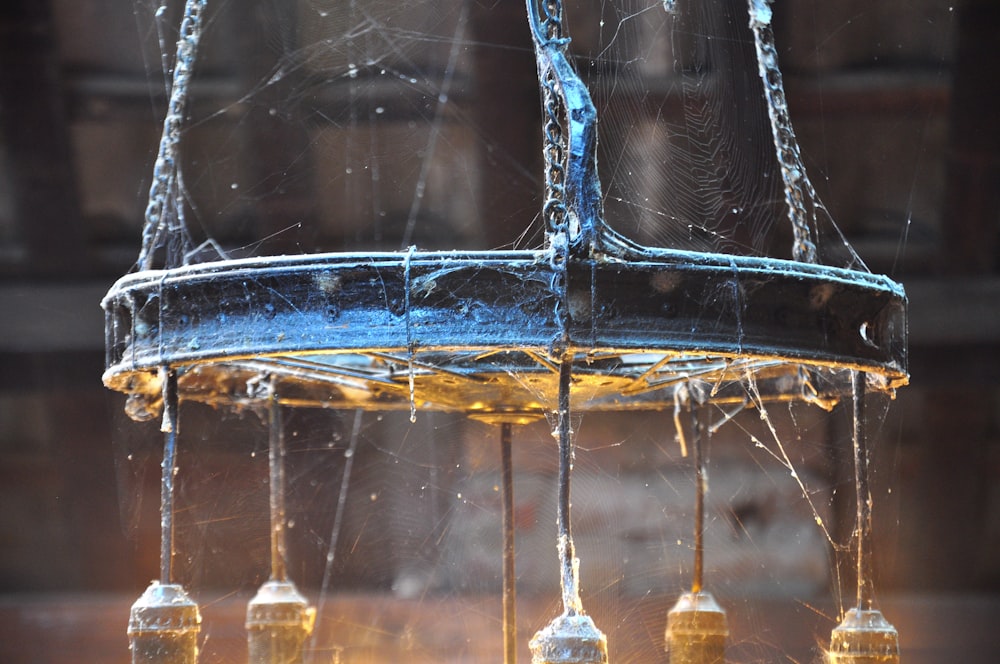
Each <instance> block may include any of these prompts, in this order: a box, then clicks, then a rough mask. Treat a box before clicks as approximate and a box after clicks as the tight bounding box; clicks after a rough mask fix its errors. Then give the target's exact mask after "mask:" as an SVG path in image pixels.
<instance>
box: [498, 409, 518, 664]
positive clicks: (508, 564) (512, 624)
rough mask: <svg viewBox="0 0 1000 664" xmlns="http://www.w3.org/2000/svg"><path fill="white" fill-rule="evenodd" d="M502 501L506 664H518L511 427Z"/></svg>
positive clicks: (505, 427) (503, 441) (505, 441)
mask: <svg viewBox="0 0 1000 664" xmlns="http://www.w3.org/2000/svg"><path fill="white" fill-rule="evenodd" d="M500 468H501V492H502V493H501V500H503V661H504V664H517V617H516V612H515V611H516V610H515V606H516V602H515V584H516V581H517V576H516V574H515V570H514V466H513V460H512V456H511V424H510V422H503V423H502V424H501V425H500Z"/></svg>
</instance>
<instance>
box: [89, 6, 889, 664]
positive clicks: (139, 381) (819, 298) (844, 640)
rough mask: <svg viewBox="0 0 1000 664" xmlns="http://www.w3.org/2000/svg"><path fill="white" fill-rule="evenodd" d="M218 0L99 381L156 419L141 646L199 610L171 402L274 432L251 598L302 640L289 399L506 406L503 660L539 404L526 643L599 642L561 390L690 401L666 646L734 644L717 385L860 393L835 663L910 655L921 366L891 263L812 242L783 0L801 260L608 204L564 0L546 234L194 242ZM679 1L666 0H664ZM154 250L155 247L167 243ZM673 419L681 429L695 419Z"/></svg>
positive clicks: (679, 658) (538, 24)
mask: <svg viewBox="0 0 1000 664" xmlns="http://www.w3.org/2000/svg"><path fill="white" fill-rule="evenodd" d="M206 3H207V0H188V1H187V3H186V7H185V12H184V16H183V23H182V25H181V29H180V39H179V41H178V45H177V55H176V60H175V65H174V68H173V82H172V85H171V94H170V98H169V107H168V110H167V115H166V118H165V120H164V124H163V133H162V138H161V142H160V148H159V154H158V157H157V160H156V166H155V171H154V179H153V184H152V189H151V191H150V198H149V205H148V208H147V210H146V219H145V225H144V228H143V236H142V247H141V251H140V254H139V260H138V269H137V270H136V271H134V272H132V273H130V274H127V275H125V276H124V277H122V278H121V279H120V280H119V281H118V282H117V283H116V284H115V285H114V286H113V287H112V288H111V290H110V291H109V292H108V294H107V296H106V297H105V299H104V301H103V303H102V304H103V307H104V309H105V312H106V323H107V326H106V348H107V360H106V371H105V374H104V377H103V379H104V383H105V385H107V386H108V387H109V388H111V389H113V390H116V391H119V392H122V393H124V394H125V395H127V404H126V410H127V412H128V414H129V415H130V416H131V417H133V418H134V419H137V420H150V419H154V418H162V431H163V432H164V434H165V442H164V457H163V463H162V494H161V500H162V504H161V517H162V518H161V537H162V540H161V553H160V558H161V563H160V575H159V578H158V579H157V580H155V581H154V582H153V583H152V584H151V585H150V586H149V588H148V589H147V591H146V592H145V593H144V594H143V595H142V596H141V597H140V598H139V599H138V600H137V601H136V603H135V605H134V606H133V608H132V613H131V618H130V620H129V624H128V634H129V637H130V641H131V649H132V661H133V662H135V663H136V664H138V663H146V662H148V663H153V662H156V663H162V664H166V663H182V662H183V663H189V662H190V663H193V662H195V661H196V660H197V656H198V655H197V653H198V634H199V629H200V621H201V618H200V613H199V609H198V606H197V605H196V604H195V603H194V601H193V600H192V599H191V598H190V596H189V595H188V593H187V592H186V591H185V589H184V588H183V587H182V585H181V584H180V583H178V582H177V580H176V578H175V574H174V570H173V559H174V556H175V548H174V544H173V531H174V526H173V519H174V512H175V509H174V503H175V489H174V480H175V475H176V473H177V472H178V466H177V456H176V455H177V432H178V410H179V404H180V403H181V402H200V403H203V404H208V405H210V406H212V407H216V408H220V409H232V408H235V409H244V410H251V411H255V412H258V413H259V414H260V415H261V416H262V418H263V419H264V420H266V422H267V423H268V426H269V432H270V434H269V435H270V445H269V455H270V456H269V459H270V468H271V471H270V519H271V533H270V538H271V548H270V559H271V571H270V578H269V580H268V581H267V582H266V583H265V584H264V585H263V586H262V587H261V588H260V590H259V592H258V594H257V595H256V597H255V598H254V599H253V600H252V601H251V602H250V604H249V606H248V608H247V618H246V628H247V632H248V648H249V653H250V661H251V662H261V663H263V662H268V663H277V662H301V661H303V657H304V651H305V649H306V645H305V644H306V640H307V637H308V636H309V634H310V632H311V631H312V629H313V624H314V620H315V618H316V610H315V608H314V607H311V606H310V605H309V602H308V600H307V599H306V598H305V596H304V595H303V594H302V593H300V592H299V590H298V589H297V587H296V586H295V584H294V583H293V581H292V579H291V578H290V575H289V572H288V569H287V564H286V558H287V551H286V547H285V536H286V532H285V531H286V525H287V524H286V515H285V506H284V495H285V493H286V479H285V473H284V456H285V451H284V445H285V441H284V433H283V425H282V418H283V413H284V412H286V411H287V410H288V409H305V408H313V409H316V408H320V409H356V410H361V411H389V410H399V411H404V412H406V411H409V413H410V417H411V419H413V418H416V417H417V416H418V415H419V414H421V413H425V412H434V411H437V412H447V413H456V414H461V415H464V416H466V417H469V418H472V419H475V420H478V421H481V422H486V423H489V424H492V425H496V426H497V427H498V429H499V438H500V444H501V457H502V466H503V473H502V478H503V479H502V487H501V488H502V505H503V523H502V531H503V547H502V551H501V552H499V555H501V556H502V559H503V593H502V600H501V602H502V613H503V633H504V637H503V638H504V653H505V654H504V661H505V662H507V663H508V664H512V663H513V662H514V661H515V657H516V655H515V652H516V648H517V643H518V636H517V633H516V629H515V611H516V605H517V604H516V597H515V593H514V580H515V578H516V569H515V565H514V554H515V550H516V543H515V541H514V525H513V518H514V515H513V512H514V508H513V497H512V490H513V479H512V474H513V470H512V465H511V445H512V437H513V434H514V431H516V428H517V427H519V426H522V425H525V424H528V423H531V422H534V421H536V420H539V419H542V418H546V417H549V418H551V422H552V423H553V436H554V437H555V438H556V440H557V442H558V450H559V456H558V458H559V468H558V491H557V496H558V498H557V500H558V504H557V523H556V530H555V532H554V533H553V536H554V537H553V539H554V540H555V542H556V554H557V557H558V564H559V576H560V588H561V600H562V612H561V613H560V614H559V615H557V616H556V617H555V618H554V619H553V620H552V621H551V622H550V623H549V624H548V625H547V626H545V627H542V628H541V629H539V631H538V632H537V633H536V634H535V635H534V637H533V638H532V639H531V641H530V649H531V652H532V661H533V662H536V663H537V664H557V663H570V662H573V663H580V664H583V663H588V664H590V663H593V664H598V663H602V662H607V661H608V654H607V639H606V638H605V636H604V634H603V633H602V632H601V630H600V629H599V628H598V626H597V625H596V624H595V622H594V621H593V620H592V619H591V618H590V616H588V614H587V612H586V611H585V610H584V607H583V603H582V601H581V596H580V590H579V584H580V580H579V560H578V558H577V553H576V549H575V546H574V540H573V531H572V528H571V511H572V510H571V499H570V495H571V494H570V484H571V477H572V474H573V460H574V432H573V430H572V417H571V415H572V414H573V413H587V412H596V413H600V412H618V411H654V412H655V411H662V412H664V413H673V417H674V421H675V422H677V423H679V420H680V414H682V413H685V412H687V413H690V425H689V426H688V425H680V424H678V428H677V430H678V435H679V436H680V442H681V444H682V446H683V447H684V449H685V454H686V453H687V452H688V451H690V453H691V456H692V461H693V465H694V468H695V471H696V474H697V481H696V502H695V507H696V511H695V523H694V524H693V530H694V533H695V547H694V568H693V569H694V573H693V578H692V580H691V590H690V592H688V593H684V594H683V595H682V596H681V597H680V598H679V599H678V601H677V604H676V605H675V606H674V608H673V609H672V610H671V611H670V612H669V614H668V615H667V616H666V617H665V641H666V644H667V649H668V656H669V661H671V662H673V663H674V664H681V663H692V664H693V663H701V662H705V663H707V662H722V661H723V660H724V656H725V655H724V651H725V647H726V638H727V635H728V628H727V619H726V613H725V611H724V610H723V609H722V608H721V606H720V604H719V603H718V602H717V601H716V599H715V598H714V597H713V595H712V594H711V593H710V592H709V591H708V590H707V585H706V581H705V578H704V563H703V560H704V542H703V538H702V536H701V534H702V533H703V530H704V527H703V521H704V518H705V516H704V511H705V508H704V497H705V492H706V490H707V474H706V460H705V456H704V453H703V445H704V442H705V440H706V438H707V436H708V435H709V434H708V428H709V427H708V419H707V417H706V415H705V410H706V408H707V407H708V406H713V407H721V406H726V405H730V406H734V407H735V406H747V405H748V404H749V406H750V407H754V406H756V407H762V406H763V405H764V404H767V403H774V402H795V401H804V402H809V403H815V404H818V405H820V406H822V407H825V408H829V407H832V405H833V404H837V403H840V402H846V403H852V404H853V411H852V419H853V422H854V425H853V426H854V430H853V445H854V463H855V473H856V484H857V488H858V498H857V512H858V513H857V523H858V524H859V528H860V532H859V533H858V536H857V550H856V564H857V576H858V588H857V602H856V604H855V606H854V608H852V609H850V610H849V611H847V613H846V615H845V616H844V617H843V621H842V623H841V624H840V626H838V627H837V628H836V629H835V630H834V632H833V635H832V641H831V646H830V649H829V655H828V656H829V659H830V661H831V662H843V663H849V662H855V663H860V662H875V661H878V662H892V661H898V641H897V637H896V631H895V629H894V628H893V627H892V626H891V625H890V624H889V623H888V622H887V621H886V620H885V619H884V618H883V617H882V615H881V613H880V612H879V611H878V610H877V608H876V607H875V606H874V602H873V596H872V588H871V581H870V573H869V564H870V563H869V561H870V557H871V552H870V543H871V532H870V527H871V526H870V524H871V516H870V511H871V497H870V491H869V489H868V479H867V478H868V469H867V464H868V451H867V436H866V430H865V429H866V427H865V423H866V410H865V404H866V394H868V393H870V392H883V393H888V394H891V392H892V391H893V390H895V389H896V388H897V387H899V386H902V385H905V384H906V382H907V379H908V376H907V367H906V299H905V295H904V293H903V290H902V288H901V286H899V285H898V284H896V283H894V282H893V281H892V280H890V279H888V278H886V277H883V276H880V275H876V274H872V273H870V272H868V271H866V270H864V269H850V268H842V267H833V266H829V265H824V264H821V263H820V262H819V259H818V257H817V243H818V241H819V240H818V233H817V230H816V227H815V215H816V207H815V206H816V200H817V198H816V194H815V192H814V191H813V189H812V185H811V184H810V182H809V179H808V177H807V176H806V173H805V168H804V166H803V165H802V162H801V158H800V156H799V153H798V148H797V145H796V142H795V136H794V133H793V131H792V126H791V122H790V120H789V117H788V109H787V105H786V103H785V99H784V88H783V83H782V78H781V74H780V71H779V70H778V67H777V56H776V52H775V47H774V37H773V33H772V31H771V15H770V7H769V0H749V1H748V17H749V22H750V26H751V28H752V31H753V34H754V38H755V49H756V56H757V62H758V66H759V71H758V74H759V76H760V79H761V81H762V82H763V87H764V91H765V101H766V104H767V108H768V112H769V119H770V125H771V130H772V139H773V147H774V151H775V155H776V158H777V162H778V164H779V166H780V171H781V175H782V182H783V191H784V195H785V199H784V203H785V207H786V208H787V216H788V223H789V224H790V227H791V234H792V238H793V242H792V247H791V255H790V258H787V259H785V258H774V257H767V258H762V257H756V256H741V255H736V254H730V253H713V252H697V251H691V250H685V249H672V248H662V247H650V246H644V245H642V244H640V243H638V242H636V241H633V240H631V239H630V238H628V237H626V236H624V235H623V234H621V233H619V232H617V231H615V230H614V229H613V228H612V227H611V225H609V223H608V222H607V220H606V219H605V214H604V209H603V201H604V197H603V194H602V187H601V180H600V177H599V171H598V164H597V140H598V135H597V111H596V109H595V106H594V103H593V102H592V100H591V96H590V91H589V90H588V87H587V85H586V84H585V83H584V81H583V80H582V79H581V77H580V76H579V75H578V73H577V71H576V69H575V68H574V65H573V64H572V63H571V61H570V58H569V56H568V44H569V36H568V34H567V31H566V29H565V23H564V9H563V7H562V2H561V1H560V0H527V2H526V5H527V19H528V21H527V26H528V29H529V30H530V34H531V38H532V41H533V44H534V52H535V59H536V62H537V73H538V81H539V85H540V92H541V99H542V116H543V128H542V129H543V131H542V134H543V146H542V150H543V155H544V206H543V208H542V212H541V218H542V221H543V223H544V238H545V240H544V246H543V247H541V248H538V249H532V250H495V251H421V250H418V249H417V248H415V247H409V248H408V249H405V250H402V251H396V252H363V253H360V252H359V253H321V254H305V255H295V256H272V257H266V258H245V259H231V260H217V261H209V262H197V263H194V262H188V259H187V256H188V255H189V254H188V250H189V246H188V239H187V235H186V227H185V223H184V214H183V204H178V203H177V201H178V200H179V199H180V198H181V197H180V196H179V194H178V192H179V189H180V186H181V185H180V183H179V176H178V168H177V163H176V162H177V158H178V157H177V154H178V153H177V146H178V143H179V141H180V137H181V134H182V131H181V129H182V125H183V122H184V117H185V112H186V111H185V109H186V103H187V98H188V90H189V82H190V78H191V74H192V69H193V67H194V63H195V61H196V54H197V49H198V43H199V39H200V37H201V33H202V29H203V21H204V18H203V17H204V12H205V6H206ZM665 4H669V3H665ZM158 263H159V264H158ZM685 432H687V433H686V434H685Z"/></svg>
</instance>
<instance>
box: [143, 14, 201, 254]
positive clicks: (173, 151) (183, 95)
mask: <svg viewBox="0 0 1000 664" xmlns="http://www.w3.org/2000/svg"><path fill="white" fill-rule="evenodd" d="M206 4H207V0H187V2H186V3H185V5H184V18H183V20H182V21H181V28H180V35H179V37H178V40H177V56H176V58H175V59H174V73H173V82H172V84H171V86H170V99H169V101H168V102H167V114H166V117H164V119H163V133H162V134H161V136H160V147H159V152H158V153H157V155H156V164H155V165H154V166H153V182H152V184H151V185H150V188H149V202H148V203H147V205H146V214H145V222H144V224H143V228H142V247H141V248H140V249H139V260H138V264H139V269H140V270H148V269H150V268H152V266H153V254H154V253H155V252H156V250H157V249H158V248H159V247H160V246H161V245H162V244H163V242H164V241H166V242H167V260H166V266H167V267H174V266H175V265H178V264H180V262H181V260H182V259H183V256H184V253H185V251H186V249H187V247H188V245H189V244H190V238H189V237H188V235H187V228H186V226H185V224H184V212H183V203H182V202H180V201H179V198H180V194H181V189H182V187H181V180H180V173H179V168H178V165H177V160H178V154H177V147H178V144H179V143H180V136H181V125H182V124H183V121H184V112H185V109H186V107H187V98H188V86H189V84H190V82H191V74H192V70H193V68H194V62H195V56H196V55H197V52H198V41H199V40H200V39H201V32H202V23H203V15H204V10H205V5H206Z"/></svg>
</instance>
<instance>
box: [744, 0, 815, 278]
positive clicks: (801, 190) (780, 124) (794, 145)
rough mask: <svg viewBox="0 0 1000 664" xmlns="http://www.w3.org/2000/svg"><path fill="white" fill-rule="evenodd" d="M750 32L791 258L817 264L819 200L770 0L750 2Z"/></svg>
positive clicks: (753, 0)
mask: <svg viewBox="0 0 1000 664" xmlns="http://www.w3.org/2000/svg"><path fill="white" fill-rule="evenodd" d="M748 3H749V10H750V28H751V29H752V30H753V34H754V43H755V46H756V49H757V68H758V73H759V74H760V79H761V81H762V82H763V83H764V95H765V97H766V99H767V112H768V115H769V117H770V120H771V134H772V136H773V137H774V147H775V150H776V152H777V155H778V162H779V164H780V166H781V177H782V180H783V181H784V186H785V202H786V203H787V205H788V219H789V220H790V221H791V222H792V235H793V244H792V258H794V259H795V260H797V261H801V262H805V263H815V262H816V261H817V257H816V229H815V223H816V206H817V205H818V198H817V196H816V191H815V189H813V186H812V182H810V181H809V177H808V176H807V175H806V169H805V165H804V164H803V163H802V156H801V154H800V153H799V146H798V142H797V141H796V140H795V132H794V131H793V130H792V121H791V118H790V117H789V115H788V104H787V103H786V101H785V86H784V82H783V80H782V77H781V70H779V69H778V53H777V50H776V49H775V46H774V32H773V30H772V29H771V6H770V0H748Z"/></svg>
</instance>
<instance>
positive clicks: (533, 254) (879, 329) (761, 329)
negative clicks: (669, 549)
mask: <svg viewBox="0 0 1000 664" xmlns="http://www.w3.org/2000/svg"><path fill="white" fill-rule="evenodd" d="M548 259H549V253H548V252H544V251H511V252H467V253H459V252H415V251H410V252H404V253H376V254H343V253H336V254H318V255H304V256H282V257H270V258H267V259H246V260H232V261H220V262H213V263H204V264H199V265H192V266H186V267H182V268H177V269H173V270H166V271H146V272H138V273H134V274H131V275H127V276H125V277H123V278H122V279H121V280H119V281H118V283H116V284H115V285H114V286H113V287H112V288H111V290H110V291H109V292H108V294H107V296H106V297H105V299H104V301H103V303H102V305H103V307H104V309H105V312H106V336H107V343H106V346H107V352H108V356H107V363H106V367H107V370H106V372H105V374H104V382H105V384H106V385H107V386H108V387H111V388H113V389H116V390H119V391H122V392H126V393H129V394H131V395H134V396H135V397H136V398H146V399H148V400H149V401H155V399H156V398H157V395H158V394H159V385H158V378H157V376H156V372H157V370H158V368H159V367H161V366H164V365H169V366H171V367H175V368H177V369H178V370H179V371H180V372H181V380H180V389H181V394H182V396H183V397H184V398H189V399H198V400H202V401H208V402H226V401H241V400H244V399H250V398H252V397H251V395H249V394H248V393H247V389H246V386H245V381H246V380H247V379H248V378H250V377H253V376H254V375H258V374H259V373H261V372H272V373H276V374H278V375H280V376H282V383H283V385H284V386H285V388H284V389H283V391H282V400H283V401H285V402H289V403H300V404H302V405H316V406H331V407H332V406H337V407H340V406H344V407H347V406H350V407H367V408H395V407H402V406H408V404H409V399H410V391H409V382H410V376H411V374H412V380H413V385H414V394H413V396H414V398H415V400H416V401H417V403H418V404H419V406H420V407H422V408H430V409H439V410H453V411H465V412H470V413H472V414H476V413H480V414H484V413H486V414H488V413H493V414H497V415H501V414H504V413H507V414H514V415H515V416H516V414H518V413H528V412H531V413H535V412H538V411H539V410H540V409H545V408H547V405H546V404H547V402H548V396H547V395H554V391H553V389H552V388H553V387H554V385H555V375H554V374H556V373H558V369H557V368H555V366H554V363H553V362H554V360H553V358H552V357H551V356H550V351H553V350H554V349H555V347H556V345H562V344H563V342H562V340H563V339H565V337H564V335H563V330H562V329H561V327H560V322H559V319H558V317H557V316H556V314H555V311H556V308H557V297H556V295H555V294H554V293H553V291H552V288H551V284H552V281H553V276H554V271H553V268H552V266H551V265H550V262H549V260H548ZM566 288H567V295H566V302H567V304H568V308H569V324H568V325H569V329H568V338H569V345H568V347H567V348H565V351H566V352H570V353H571V354H573V356H574V357H575V358H576V359H575V361H574V364H575V366H574V377H575V378H576V383H575V384H574V390H575V392H576V395H575V396H574V398H575V399H576V398H577V396H579V399H577V400H576V401H575V403H577V404H578V405H577V408H582V409H597V410H599V409H603V408H615V409H627V408H649V407H662V406H663V405H664V404H666V403H669V404H671V405H672V404H673V388H672V386H674V385H676V384H678V383H679V382H685V381H691V380H701V381H703V382H706V383H708V384H710V385H712V386H713V387H712V389H711V390H709V392H710V397H711V398H715V399H718V400H725V399H735V398H737V397H736V396H734V394H735V392H734V391H732V390H728V389H727V387H726V386H727V385H728V384H730V383H732V382H742V381H744V380H746V379H747V378H751V379H755V380H759V381H760V384H761V385H770V384H771V383H774V385H773V387H774V390H771V389H765V390H764V391H765V392H768V393H769V394H770V393H772V392H773V393H774V394H775V395H777V394H778V393H779V392H782V393H790V395H791V396H786V397H783V398H796V394H797V392H796V389H799V392H801V394H800V396H808V395H807V393H809V392H812V393H813V396H814V397H817V398H836V395H838V394H841V393H845V392H846V391H847V389H848V386H849V382H850V381H849V380H848V379H844V378H843V374H844V373H845V370H847V369H858V370H864V371H865V372H867V373H868V374H869V375H870V376H871V377H872V380H874V381H876V382H877V385H876V387H882V388H884V389H893V388H895V387H897V386H900V385H903V384H905V383H906V381H907V374H906V311H905V310H906V298H905V295H904V293H903V290H902V288H901V287H900V286H899V285H898V284H896V283H894V282H892V281H891V280H889V279H888V278H885V277H880V276H876V275H872V274H869V273H866V272H857V271H852V270H845V269H838V268H830V267H826V266H818V265H812V264H804V263H797V262H793V261H783V260H776V259H760V258H753V257H742V256H731V255H726V254H701V253H693V252H684V251H669V250H662V251H659V250H658V251H657V253H656V256H655V258H652V259H648V258H646V259H643V260H640V261H628V262H623V261H619V260H611V259H608V260H601V259H585V260H581V259H573V260H571V261H570V263H569V265H568V268H567V287H566ZM560 352H562V349H560ZM817 377H818V378H819V379H820V382H821V383H822V385H819V384H817V383H816V379H817ZM789 380H795V381H799V382H800V383H801V385H799V386H798V388H796V387H795V386H794V385H793V386H791V387H792V388H793V389H791V390H789V389H788V388H789V385H788V381H789ZM550 384H551V385H550ZM824 395H825V396H824Z"/></svg>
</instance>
